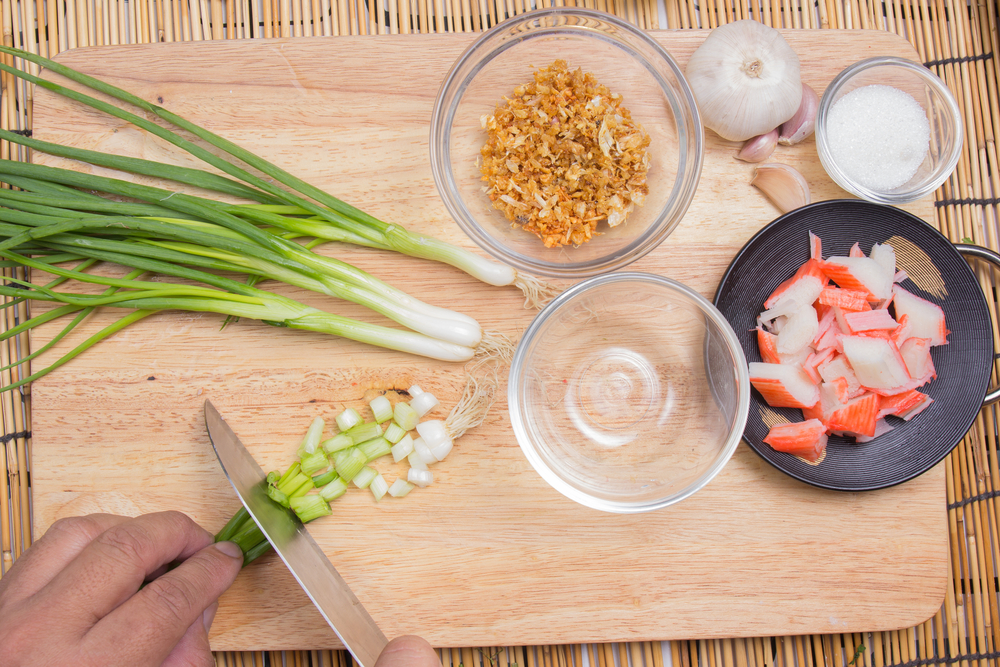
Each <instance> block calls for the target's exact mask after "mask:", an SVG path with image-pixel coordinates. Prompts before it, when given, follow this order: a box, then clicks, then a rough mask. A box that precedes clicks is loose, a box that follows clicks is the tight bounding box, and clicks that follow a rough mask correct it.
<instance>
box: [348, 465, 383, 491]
mask: <svg viewBox="0 0 1000 667" xmlns="http://www.w3.org/2000/svg"><path fill="white" fill-rule="evenodd" d="M377 476H378V470H375V468H372V467H371V466H364V467H363V468H361V470H359V471H358V473H357V474H356V475H354V477H352V478H351V481H352V482H353V483H354V485H355V486H356V487H358V488H359V489H367V488H368V486H369V485H370V484H371V483H372V480H373V479H375V478H376V477H377Z"/></svg>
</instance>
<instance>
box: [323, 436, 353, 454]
mask: <svg viewBox="0 0 1000 667" xmlns="http://www.w3.org/2000/svg"><path fill="white" fill-rule="evenodd" d="M353 445H354V441H353V440H351V436H349V435H345V434H344V433H338V434H337V435H335V436H333V437H332V438H330V439H329V440H324V441H323V442H322V443H320V446H321V447H323V451H325V452H326V453H327V454H333V453H334V452H339V451H340V450H342V449H347V448H348V447H351V446H353Z"/></svg>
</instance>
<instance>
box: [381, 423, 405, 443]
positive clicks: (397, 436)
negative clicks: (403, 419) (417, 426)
mask: <svg viewBox="0 0 1000 667" xmlns="http://www.w3.org/2000/svg"><path fill="white" fill-rule="evenodd" d="M405 435H406V431H404V430H403V429H402V428H400V426H399V424H397V423H396V422H390V423H389V426H388V427H386V429H385V433H384V434H383V435H382V437H384V438H385V439H386V440H388V441H389V442H390V443H392V444H394V445H395V444H396V443H397V442H399V441H400V440H402V439H403V436H405Z"/></svg>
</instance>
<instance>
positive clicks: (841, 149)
mask: <svg viewBox="0 0 1000 667" xmlns="http://www.w3.org/2000/svg"><path fill="white" fill-rule="evenodd" d="M930 133H931V129H930V123H929V122H928V121H927V114H926V113H925V112H924V109H923V107H921V106H920V104H919V103H918V102H917V101H916V100H915V99H913V97H911V96H910V95H908V94H907V93H904V92H903V91H902V90H899V89H898V88H893V87H892V86H881V85H873V86H864V87H862V88H858V89H857V90H853V91H851V92H850V93H848V94H847V95H844V96H843V97H842V98H840V99H839V100H837V102H836V103H834V105H833V107H832V108H831V109H830V114H829V116H828V120H827V137H828V140H829V145H830V153H831V154H832V156H833V159H834V160H835V161H836V163H837V165H838V166H839V167H840V168H841V169H842V170H843V171H844V173H846V174H847V175H848V176H850V177H851V178H852V179H853V180H855V181H857V182H858V183H860V184H861V185H864V186H865V187H868V188H871V189H872V190H880V191H886V190H892V189H893V188H897V187H899V186H900V185H903V184H904V183H906V182H907V181H909V180H910V179H911V178H912V177H913V175H914V174H916V173H917V169H919V168H920V165H921V163H923V161H924V158H925V157H926V156H927V150H928V146H929V145H930V136H931V134H930Z"/></svg>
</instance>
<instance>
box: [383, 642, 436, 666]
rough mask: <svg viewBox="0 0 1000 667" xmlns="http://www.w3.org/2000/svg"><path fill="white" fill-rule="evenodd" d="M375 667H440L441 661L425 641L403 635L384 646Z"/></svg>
mask: <svg viewBox="0 0 1000 667" xmlns="http://www.w3.org/2000/svg"><path fill="white" fill-rule="evenodd" d="M375 667H441V660H440V659H439V658H438V656H437V653H435V652H434V649H433V648H431V645H430V644H428V643H427V642H426V641H425V640H423V639H421V638H420V637H417V636H415V635H405V636H403V637H396V638H395V639H393V640H392V641H391V642H389V643H388V644H386V647H385V648H384V649H382V653H380V654H379V656H378V660H376V661H375Z"/></svg>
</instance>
